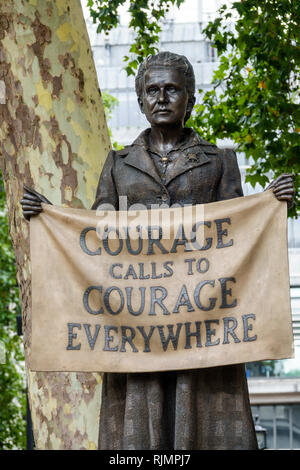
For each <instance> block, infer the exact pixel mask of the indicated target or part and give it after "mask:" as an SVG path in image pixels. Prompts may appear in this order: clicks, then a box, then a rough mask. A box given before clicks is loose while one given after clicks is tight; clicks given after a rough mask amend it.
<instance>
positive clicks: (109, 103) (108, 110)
mask: <svg viewBox="0 0 300 470" xmlns="http://www.w3.org/2000/svg"><path fill="white" fill-rule="evenodd" d="M101 96H102V102H103V106H104V112H105V116H106V119H107V121H109V120H110V119H111V117H112V111H113V109H114V108H115V107H116V106H118V104H119V101H118V100H117V98H115V97H114V96H112V95H110V94H109V93H106V92H105V91H102V93H101ZM108 133H109V136H110V139H112V132H111V129H110V128H109V127H108ZM112 147H113V149H114V150H121V149H122V148H123V147H122V146H121V145H119V144H118V143H117V142H116V141H114V142H112Z"/></svg>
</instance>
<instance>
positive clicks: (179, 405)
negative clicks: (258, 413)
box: [99, 364, 257, 450]
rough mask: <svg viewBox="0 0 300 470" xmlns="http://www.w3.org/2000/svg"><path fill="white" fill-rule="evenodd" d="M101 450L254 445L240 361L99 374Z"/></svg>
mask: <svg viewBox="0 0 300 470" xmlns="http://www.w3.org/2000/svg"><path fill="white" fill-rule="evenodd" d="M99 449H101V450H200V449H203V450H204V449H205V450H229V449H230V450H231V449H232V450H256V449H257V441H256V435H255V429H254V423H253V419H252V414H251V408H250V402H249V394H248V386H247V379H246V374H245V366H244V364H238V365H232V366H222V367H213V368H209V369H195V370H188V371H172V372H155V373H153V372H151V373H137V374H116V373H106V374H104V377H103V388H102V404H101V414H100V428H99Z"/></svg>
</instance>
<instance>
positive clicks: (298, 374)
mask: <svg viewBox="0 0 300 470" xmlns="http://www.w3.org/2000/svg"><path fill="white" fill-rule="evenodd" d="M284 376H285V377H300V369H292V370H289V371H288V372H286V373H285V374H284Z"/></svg>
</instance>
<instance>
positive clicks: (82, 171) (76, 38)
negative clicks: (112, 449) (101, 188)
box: [0, 0, 110, 449]
mask: <svg viewBox="0 0 300 470" xmlns="http://www.w3.org/2000/svg"><path fill="white" fill-rule="evenodd" d="M109 149H110V140H109V134H108V129H107V124H106V119H105V114H104V109H103V104H102V99H101V92H100V89H99V85H98V80H97V75H96V70H95V66H94V63H93V58H92V52H91V47H90V43H89V38H88V34H87V30H86V25H85V21H84V18H83V13H82V9H81V4H80V0H64V1H63V0H26V1H25V0H24V1H17V0H15V1H13V0H6V1H5V2H1V4H0V168H1V171H2V174H3V179H4V183H5V191H6V196H7V206H8V214H9V229H10V236H11V239H12V243H13V247H14V251H15V258H16V267H17V281H18V284H19V290H20V299H21V304H22V315H23V337H24V350H25V361H26V371H27V383H28V391H29V401H30V407H31V413H32V421H33V429H34V439H35V445H36V448H37V449H96V448H97V442H98V427H99V410H100V400H101V398H100V397H101V375H100V374H92V373H90V374H89V373H60V372H58V373H54V372H53V373H49V372H33V371H31V370H29V367H28V358H29V357H30V345H31V333H30V332H31V269H30V251H29V227H30V226H29V224H28V222H26V221H25V220H24V218H23V216H22V211H21V207H20V204H19V201H20V199H21V197H22V194H23V185H24V184H26V185H28V186H30V187H33V188H34V189H36V190H37V191H38V192H40V193H42V194H44V195H45V196H46V197H47V198H48V199H49V200H50V201H51V202H53V203H54V204H57V205H64V206H69V207H83V208H90V207H91V204H92V202H93V200H94V195H95V193H96V187H97V182H98V177H99V174H100V171H101V168H102V166H103V163H104V161H105V158H106V155H107V153H108V151H109ZM46 340H47V338H45V341H46Z"/></svg>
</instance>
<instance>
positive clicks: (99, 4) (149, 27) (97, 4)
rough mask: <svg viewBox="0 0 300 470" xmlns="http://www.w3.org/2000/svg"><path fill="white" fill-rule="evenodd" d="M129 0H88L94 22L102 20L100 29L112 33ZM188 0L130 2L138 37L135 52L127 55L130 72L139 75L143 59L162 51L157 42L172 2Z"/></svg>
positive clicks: (132, 25) (98, 28) (133, 45)
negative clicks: (121, 7) (120, 13)
mask: <svg viewBox="0 0 300 470" xmlns="http://www.w3.org/2000/svg"><path fill="white" fill-rule="evenodd" d="M125 2H126V0H88V1H87V6H88V7H89V9H90V14H91V17H92V18H93V21H94V23H98V27H97V33H101V32H102V31H103V32H105V34H107V35H108V34H109V31H110V30H111V29H112V28H115V27H116V26H118V24H119V16H118V8H119V7H120V6H122V5H124V4H125ZM183 2H184V0H134V1H131V2H129V7H128V11H129V13H130V17H131V20H130V23H129V28H132V29H133V30H134V31H135V33H136V37H135V40H134V43H133V44H132V45H131V47H130V51H129V52H131V53H132V54H133V56H132V57H129V56H125V57H124V61H125V62H127V66H126V71H127V74H128V75H135V71H136V69H137V68H138V65H139V63H141V62H142V61H143V59H144V58H145V57H147V56H148V55H149V54H155V53H156V52H157V51H158V48H157V44H158V41H159V33H160V32H161V26H160V24H159V23H160V21H161V20H163V19H164V18H165V16H166V13H167V12H168V11H169V8H170V5H171V4H172V5H176V6H177V7H179V6H180V5H181V3H183Z"/></svg>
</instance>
